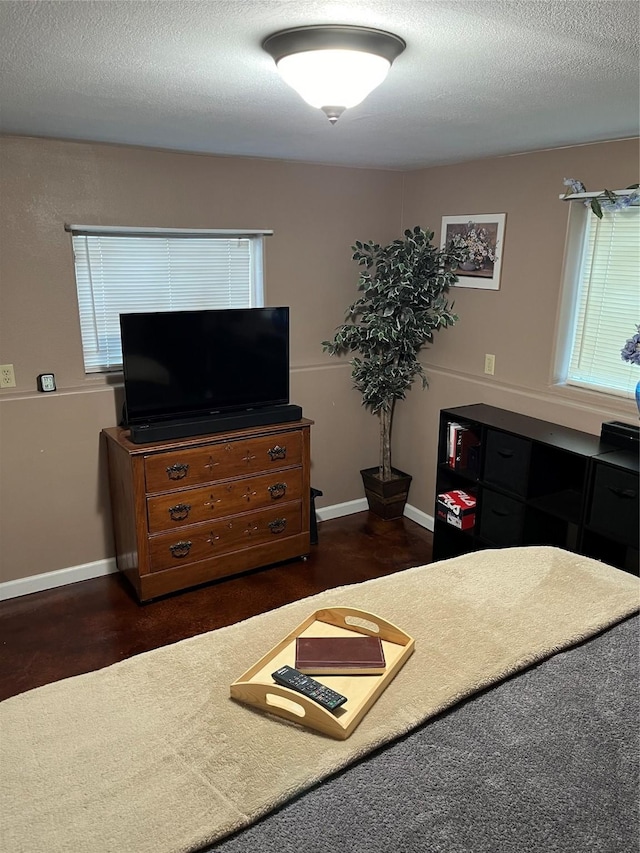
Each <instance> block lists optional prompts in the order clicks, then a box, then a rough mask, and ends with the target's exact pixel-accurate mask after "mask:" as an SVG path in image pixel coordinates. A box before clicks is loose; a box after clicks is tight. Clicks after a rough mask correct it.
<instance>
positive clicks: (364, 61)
mask: <svg viewBox="0 0 640 853" xmlns="http://www.w3.org/2000/svg"><path fill="white" fill-rule="evenodd" d="M262 47H263V48H264V49H265V50H266V51H267V53H269V54H270V55H271V56H272V57H273V59H274V60H275V62H276V65H277V66H278V70H279V71H280V74H281V75H282V77H283V78H284V79H285V80H286V82H287V83H288V84H289V85H290V86H291V87H292V88H293V89H295V90H296V91H297V92H299V93H300V95H301V96H302V97H303V98H304V100H305V101H306V102H307V103H308V104H311V106H313V107H317V108H318V109H321V110H323V111H324V112H325V113H326V115H327V118H328V119H329V121H330V122H331V124H335V123H336V122H337V121H338V118H339V117H340V115H341V114H342V113H343V112H344V111H345V109H347V107H353V106H355V105H356V104H359V103H360V102H361V101H363V100H364V99H365V98H366V97H367V95H368V94H369V93H370V92H372V91H373V90H374V89H375V88H376V86H379V85H380V83H382V81H383V80H384V78H385V77H386V76H387V72H388V71H389V68H390V67H391V63H392V62H393V61H394V59H396V57H398V56H399V55H400V54H401V53H402V51H403V50H404V49H405V47H406V44H405V42H404V40H403V39H401V38H400V36H396V35H394V34H393V33H387V32H384V31H383V30H372V29H370V28H369V27H351V26H323V25H319V26H313V27H294V28H293V29H290V30H281V31H280V32H278V33H273V34H272V35H270V36H268V37H267V38H266V39H265V40H264V41H263V42H262Z"/></svg>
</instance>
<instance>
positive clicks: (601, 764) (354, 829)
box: [208, 617, 640, 853]
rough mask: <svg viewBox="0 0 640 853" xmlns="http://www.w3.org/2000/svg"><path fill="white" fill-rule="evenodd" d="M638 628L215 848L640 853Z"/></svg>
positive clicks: (493, 695)
mask: <svg viewBox="0 0 640 853" xmlns="http://www.w3.org/2000/svg"><path fill="white" fill-rule="evenodd" d="M638 638H639V617H634V618H632V619H628V620H626V621H625V622H623V623H621V624H619V625H617V626H615V627H614V628H612V629H610V630H608V631H607V632H606V633H604V634H602V635H601V636H599V637H596V638H594V639H592V640H590V641H589V642H587V643H585V644H584V645H582V646H579V647H577V648H575V649H571V650H569V651H567V652H564V653H561V654H558V655H556V656H554V657H553V658H551V659H550V660H548V661H545V662H544V663H542V664H540V665H538V666H536V667H534V668H533V669H530V670H528V671H526V672H524V673H522V674H520V675H518V676H515V677H514V678H512V679H510V680H509V681H506V682H504V683H502V684H500V685H498V686H497V687H495V688H493V689H492V690H489V691H487V692H485V693H482V694H479V695H477V696H475V697H474V698H472V699H471V700H469V701H467V702H465V703H464V704H463V705H461V706H458V707H457V708H454V709H453V710H452V711H450V712H448V713H447V714H444V715H442V716H441V717H439V718H436V719H433V720H431V721H429V722H428V723H426V724H424V725H423V726H421V727H420V728H418V729H416V730H415V731H414V732H412V733H411V734H410V735H407V736H406V737H405V738H403V739H402V740H400V741H398V742H396V743H394V744H392V745H391V746H389V747H387V748H385V749H383V750H381V751H379V752H377V753H375V754H373V755H371V756H369V757H368V758H367V759H365V760H363V761H361V762H360V763H358V764H356V765H354V766H352V767H351V768H349V769H347V770H345V771H343V772H342V773H341V774H340V775H338V776H336V777H334V778H332V779H329V780H327V781H325V782H324V783H322V784H320V785H318V786H317V787H316V788H314V789H312V790H311V791H308V792H307V793H305V794H303V795H301V796H300V797H298V798H296V799H295V800H292V801H290V802H289V803H287V804H286V805H285V806H284V807H283V808H282V809H280V810H279V811H277V812H275V813H273V814H271V815H269V816H268V817H266V818H264V819H263V820H261V821H259V822H258V823H256V824H254V825H253V826H251V827H249V828H248V829H246V830H244V831H242V832H240V833H238V834H237V835H235V836H232V837H230V838H227V839H225V840H224V841H222V842H219V843H218V844H216V845H215V846H214V847H211V848H208V849H209V850H211V851H214V850H215V851H216V853H249V851H252V852H253V851H255V853H300V851H305V853H336V851H341V853H342V851H344V853H622V851H624V853H632V852H633V851H637V850H638V849H640V835H639V827H638V805H637V803H638V797H639V793H640V788H639V766H640V760H639V755H640V735H639V732H640V714H639V710H638V676H639V674H640V670H639V643H638Z"/></svg>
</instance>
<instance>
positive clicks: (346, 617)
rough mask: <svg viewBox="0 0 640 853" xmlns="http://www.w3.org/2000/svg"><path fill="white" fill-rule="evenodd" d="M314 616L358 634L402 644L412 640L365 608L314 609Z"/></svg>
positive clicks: (390, 623)
mask: <svg viewBox="0 0 640 853" xmlns="http://www.w3.org/2000/svg"><path fill="white" fill-rule="evenodd" d="M315 618H316V619H318V621H320V622H326V623H327V624H328V625H335V626H336V627H337V628H347V629H350V630H352V631H357V632H358V633H359V634H369V636H373V637H380V639H381V640H388V641H389V642H391V643H399V644H400V645H402V646H405V645H407V644H409V643H412V642H413V641H412V639H411V637H410V636H409V635H408V634H406V633H405V632H404V631H401V630H400V628H398V626H397V625H394V624H393V623H392V622H388V621H387V620H386V619H383V618H382V617H381V616H377V615H376V614H375V613H367V611H366V610H358V609H356V608H355V607H328V608H327V609H326V610H318V611H316V614H315Z"/></svg>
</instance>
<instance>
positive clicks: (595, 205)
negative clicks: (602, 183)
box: [591, 198, 602, 219]
mask: <svg viewBox="0 0 640 853" xmlns="http://www.w3.org/2000/svg"><path fill="white" fill-rule="evenodd" d="M591 210H592V211H593V212H594V213H595V215H596V216H597V217H598V219H602V208H601V207H600V202H599V201H598V199H597V198H592V199H591Z"/></svg>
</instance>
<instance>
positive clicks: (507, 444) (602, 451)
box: [433, 403, 639, 574]
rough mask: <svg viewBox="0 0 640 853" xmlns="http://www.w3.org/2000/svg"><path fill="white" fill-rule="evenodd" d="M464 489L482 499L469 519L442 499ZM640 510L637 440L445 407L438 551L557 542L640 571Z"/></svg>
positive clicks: (441, 555)
mask: <svg viewBox="0 0 640 853" xmlns="http://www.w3.org/2000/svg"><path fill="white" fill-rule="evenodd" d="M457 490H460V491H463V492H464V493H465V494H467V495H470V496H471V497H472V499H473V498H474V499H475V501H476V506H475V518H474V523H473V525H472V526H471V527H468V528H467V529H462V526H461V525H460V523H459V520H458V519H457V518H456V517H455V516H454V517H453V518H452V517H451V515H447V513H446V512H445V511H444V509H443V506H442V504H440V505H439V504H438V495H440V494H443V493H447V492H449V493H451V492H453V493H454V494H455V492H456V491H457ZM439 508H440V513H438V509H439ZM638 515H639V505H638V454H637V452H635V451H634V450H631V449H625V450H620V449H619V448H617V447H615V446H614V445H612V444H608V443H607V442H605V441H603V440H602V439H601V438H600V437H598V436H594V435H590V434H589V433H584V432H580V431H579V430H574V429H570V428H568V427H563V426H559V425H558V424H553V423H549V422H548V421H543V420H539V419H537V418H532V417H529V416H527V415H521V414H518V413H516V412H509V411H507V410H505V409H499V408H495V407H493V406H486V405H484V404H480V403H478V404H474V405H470V406H459V407H455V408H451V409H443V410H442V411H441V412H440V428H439V438H438V469H437V477H436V512H435V527H434V549H433V553H434V559H435V560H443V559H447V558H449V557H455V556H459V555H460V554H465V553H469V552H471V551H476V550H479V549H483V548H501V547H509V546H515V545H555V546H557V547H560V548H565V549H567V550H569V551H575V552H577V553H580V554H585V555H587V556H590V557H594V558H595V559H598V560H602V561H603V562H606V563H609V564H611V565H613V566H616V567H618V568H621V569H625V570H626V571H629V572H632V573H635V574H638ZM447 519H448V520H447ZM468 523H469V522H468V521H467V522H466V524H468Z"/></svg>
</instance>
